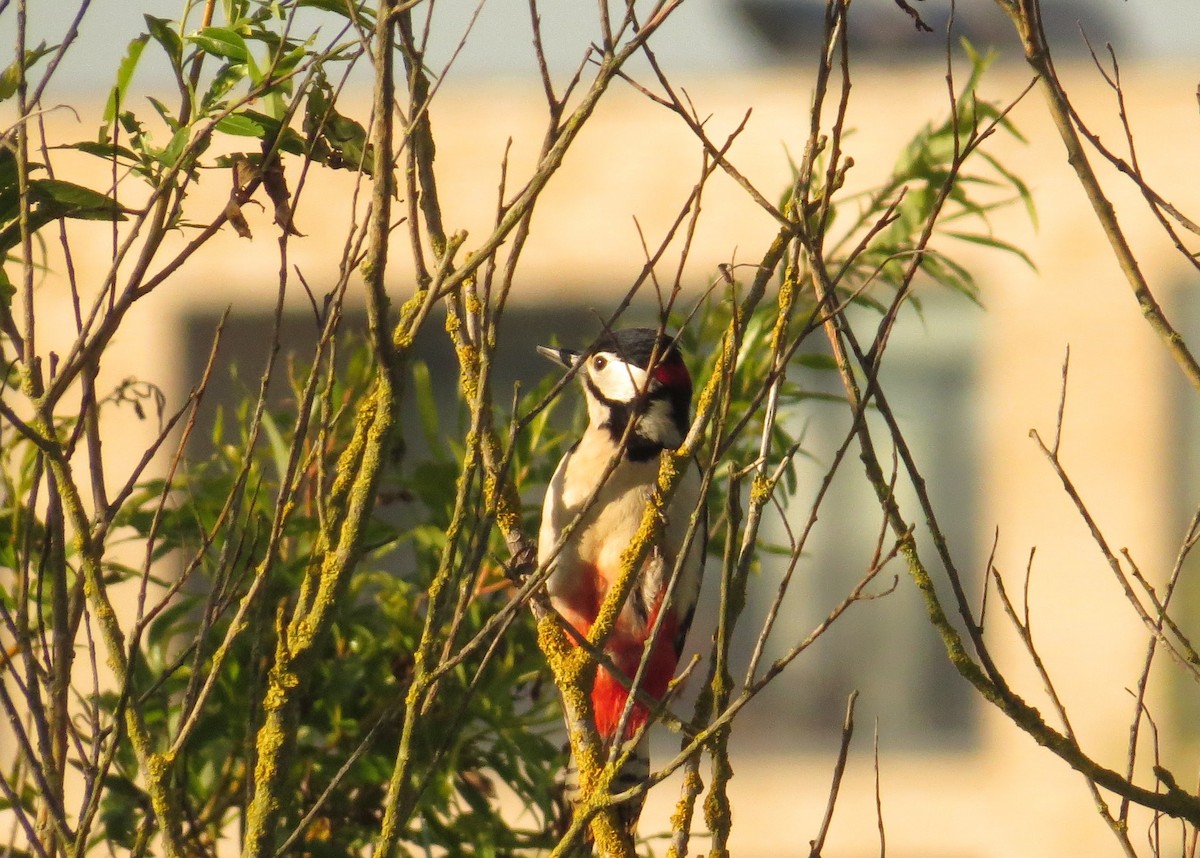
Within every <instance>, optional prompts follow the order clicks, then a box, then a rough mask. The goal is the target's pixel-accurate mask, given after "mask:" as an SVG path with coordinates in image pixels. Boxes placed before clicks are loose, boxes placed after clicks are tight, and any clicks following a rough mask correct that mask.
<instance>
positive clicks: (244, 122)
mask: <svg viewBox="0 0 1200 858" xmlns="http://www.w3.org/2000/svg"><path fill="white" fill-rule="evenodd" d="M216 130H217V131H220V132H222V133H223V134H232V135H234V136H236V137H258V138H261V137H262V136H263V135H264V134H266V131H267V128H266V126H265V125H263V123H262V122H259V121H258V120H257V119H254V118H253V117H250V116H247V115H246V114H244V113H231V114H230V115H229V116H226V117H224V118H222V119H221V120H220V121H219V122H218V123H217V125H216Z"/></svg>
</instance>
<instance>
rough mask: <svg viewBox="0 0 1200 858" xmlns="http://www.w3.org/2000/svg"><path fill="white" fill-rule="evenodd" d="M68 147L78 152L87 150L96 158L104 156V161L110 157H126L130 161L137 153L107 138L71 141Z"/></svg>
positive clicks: (136, 158) (136, 157) (133, 159)
mask: <svg viewBox="0 0 1200 858" xmlns="http://www.w3.org/2000/svg"><path fill="white" fill-rule="evenodd" d="M67 148H68V149H78V150H79V151H80V152H87V153H88V154H89V155H95V156H96V157H97V158H104V159H105V160H106V161H108V160H112V158H113V157H114V156H115V157H118V158H126V159H128V160H130V161H137V160H138V155H137V153H136V152H134V151H133V150H132V149H129V148H127V147H125V146H117V145H115V144H113V143H111V142H109V141H107V140H85V141H83V142H82V143H72V144H71V145H70V146H68V147H67Z"/></svg>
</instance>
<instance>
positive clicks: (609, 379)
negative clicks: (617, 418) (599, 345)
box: [588, 357, 646, 402]
mask: <svg viewBox="0 0 1200 858" xmlns="http://www.w3.org/2000/svg"><path fill="white" fill-rule="evenodd" d="M588 372H589V373H590V374H591V377H592V382H593V383H594V384H595V385H596V387H597V389H598V390H599V391H600V392H601V393H602V394H603V395H604V397H605V399H610V400H612V401H613V402H632V401H633V400H634V399H635V398H636V397H637V396H638V394H640V393H642V392H643V391H644V390H645V389H646V371H645V370H644V369H642V368H641V367H638V366H634V365H633V364H628V363H625V362H624V361H621V360H618V359H617V358H615V357H614V358H609V360H608V362H607V363H606V364H605V365H604V368H603V369H600V370H597V369H596V367H595V365H594V364H591V365H589V367H588Z"/></svg>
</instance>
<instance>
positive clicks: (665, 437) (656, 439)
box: [538, 328, 692, 460]
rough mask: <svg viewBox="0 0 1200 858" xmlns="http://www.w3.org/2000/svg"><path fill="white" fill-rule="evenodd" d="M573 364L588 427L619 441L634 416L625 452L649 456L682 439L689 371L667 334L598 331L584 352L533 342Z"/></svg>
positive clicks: (636, 457)
mask: <svg viewBox="0 0 1200 858" xmlns="http://www.w3.org/2000/svg"><path fill="white" fill-rule="evenodd" d="M538 351H539V352H540V353H541V354H543V355H545V356H546V357H548V358H550V359H551V360H553V361H555V362H557V363H559V364H561V365H563V366H564V367H566V368H568V369H570V368H572V367H575V368H576V373H577V374H578V376H579V380H580V383H581V384H582V385H583V390H584V394H585V396H586V397H587V406H588V420H589V422H590V423H591V426H592V428H594V429H599V430H606V431H607V432H608V433H609V434H610V435H611V437H612V438H613V439H614V441H620V439H621V438H622V437H623V436H624V434H625V429H626V427H627V426H628V425H629V422H630V420H633V421H634V426H633V431H632V433H631V434H630V437H629V442H628V446H627V447H626V455H627V456H628V457H629V458H631V459H634V460H642V459H648V458H650V457H651V456H654V455H657V454H658V453H659V451H661V450H663V449H671V450H673V449H675V448H677V447H678V446H679V445H680V444H682V443H683V438H684V436H685V435H686V434H687V429H688V423H689V420H690V415H689V412H690V410H691V404H692V377H691V375H689V374H688V370H687V366H685V365H684V362H683V356H682V355H680V353H679V349H678V348H677V347H676V346H675V345H674V342H673V340H672V338H671V337H670V336H668V335H666V334H660V333H659V331H657V330H656V329H654V328H627V329H625V330H621V331H613V332H610V333H606V334H604V335H603V336H601V337H600V338H599V339H598V340H596V342H595V343H593V344H592V347H591V348H589V349H588V350H587V351H584V352H576V351H571V350H569V349H560V348H551V347H549V346H538Z"/></svg>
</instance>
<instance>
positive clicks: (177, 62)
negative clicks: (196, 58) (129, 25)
mask: <svg viewBox="0 0 1200 858" xmlns="http://www.w3.org/2000/svg"><path fill="white" fill-rule="evenodd" d="M144 17H145V19H146V29H148V30H149V31H150V36H151V37H152V38H153V39H154V41H156V42H158V43H159V44H160V45H162V48H163V50H164V51H166V52H167V57H168V58H169V59H170V60H171V65H172V66H173V67H174V68H175V70H176V71H179V70H180V69H181V68H182V63H183V42H182V41H181V40H180V38H179V34H178V33H176V32H175V30H174V29H173V28H172V26H171V23H172V22H171V21H168V20H167V19H166V18H155V17H154V16H153V15H145V16H144Z"/></svg>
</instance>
